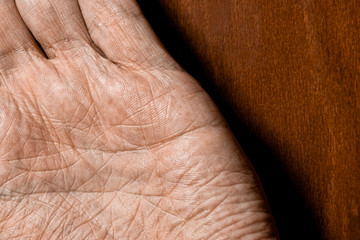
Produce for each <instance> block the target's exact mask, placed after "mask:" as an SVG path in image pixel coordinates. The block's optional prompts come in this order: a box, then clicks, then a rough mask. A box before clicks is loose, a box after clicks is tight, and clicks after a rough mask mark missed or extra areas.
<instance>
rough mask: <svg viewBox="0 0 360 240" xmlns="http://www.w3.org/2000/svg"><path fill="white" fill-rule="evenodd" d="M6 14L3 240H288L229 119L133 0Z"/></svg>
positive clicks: (0, 104) (60, 2)
mask: <svg viewBox="0 0 360 240" xmlns="http://www.w3.org/2000/svg"><path fill="white" fill-rule="evenodd" d="M0 16H1V18H0V36H1V38H0V82H1V86H0V239H37V240H38V239H276V230H275V226H274V223H273V220H272V217H271V214H270V211H269V209H268V207H267V204H266V200H265V197H264V195H263V193H262V190H261V186H260V183H259V182H258V180H257V178H256V174H255V173H254V171H253V169H252V167H251V165H250V164H249V162H248V160H247V159H246V157H245V155H244V153H243V152H242V151H241V149H240V147H239V146H238V144H237V142H236V140H235V139H234V137H233V135H232V133H231V132H230V130H229V128H228V127H227V125H226V123H225V121H224V119H223V118H222V116H221V114H220V113H219V111H218V109H217V108H216V106H215V105H214V104H213V102H212V101H211V99H210V98H209V96H208V95H207V94H206V93H205V92H204V91H203V90H202V88H201V87H200V86H199V85H198V84H197V82H196V81H195V80H194V79H192V78H191V76H189V75H188V74H187V73H186V72H184V71H183V70H182V68H181V67H180V66H178V65H177V63H176V62H175V61H174V60H173V59H172V58H171V57H170V56H169V55H168V53H167V52H166V50H165V49H164V48H163V47H162V45H161V44H160V42H159V41H158V40H157V38H156V36H155V34H154V33H153V32H152V30H151V28H150V27H149V25H148V24H147V22H146V19H145V18H144V17H143V15H142V13H141V11H140V9H139V8H138V6H137V4H136V2H135V1H133V0H106V1H105V0H92V1H88V0H79V1H75V0H47V1H45V0H16V1H15V0H0ZM34 39H36V40H37V41H38V42H39V44H40V45H41V47H42V48H43V50H44V52H45V54H44V52H43V51H42V50H41V49H40V48H39V47H38V45H37V43H36V42H35V40H34Z"/></svg>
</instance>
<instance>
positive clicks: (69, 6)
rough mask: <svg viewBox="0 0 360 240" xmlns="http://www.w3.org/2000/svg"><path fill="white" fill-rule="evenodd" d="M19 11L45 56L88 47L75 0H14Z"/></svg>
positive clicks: (55, 55) (53, 56)
mask: <svg viewBox="0 0 360 240" xmlns="http://www.w3.org/2000/svg"><path fill="white" fill-rule="evenodd" d="M16 4H17V7H18V9H19V12H20V15H21V16H22V18H23V19H24V21H25V23H26V25H27V26H28V27H29V29H30V31H31V32H32V33H33V35H34V36H35V38H36V39H37V40H38V42H39V43H40V44H41V46H42V47H43V49H44V51H45V52H46V54H47V55H48V57H49V58H55V57H61V56H69V55H70V56H71V55H73V54H74V53H76V52H79V49H81V48H83V47H85V48H86V49H90V50H91V49H92V50H93V48H92V47H91V40H90V37H89V35H88V32H87V29H86V26H85V23H84V20H83V17H82V15H81V12H80V9H79V5H78V3H77V1H75V0H47V1H43V0H16Z"/></svg>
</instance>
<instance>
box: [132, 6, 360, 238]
mask: <svg viewBox="0 0 360 240" xmlns="http://www.w3.org/2000/svg"><path fill="white" fill-rule="evenodd" d="M139 3H140V5H141V7H142V9H143V11H144V12H145V14H146V16H147V17H148V18H149V19H150V22H151V24H152V25H153V27H154V28H155V30H156V32H157V33H158V34H159V36H160V38H161V40H162V41H163V42H164V44H165V45H166V46H167V47H168V49H169V51H170V52H171V53H172V54H173V55H174V56H175V58H176V59H177V60H178V61H179V62H180V63H181V64H182V65H183V66H184V67H185V68H186V69H188V70H189V71H190V73H192V74H193V75H194V76H195V77H196V78H197V79H199V81H200V82H201V83H202V84H203V86H204V87H205V89H207V90H208V91H209V92H210V94H211V95H212V96H213V97H214V99H215V101H216V102H217V103H218V105H219V107H220V109H221V110H222V111H223V112H224V114H225V116H226V118H227V119H228V121H229V123H230V125H231V127H232V128H233V129H234V132H235V134H236V136H237V138H238V139H239V142H240V143H241V144H242V146H243V147H244V149H245V151H246V153H247V154H248V156H249V158H250V160H251V161H252V162H253V164H254V166H255V168H256V170H257V171H258V173H259V175H260V178H261V180H262V182H263V184H264V188H265V191H266V193H267V195H268V198H269V201H270V205H271V208H272V210H273V213H274V216H275V219H276V221H277V225H278V228H279V232H280V235H281V236H282V238H283V239H360V188H359V187H360V146H359V145H360V144H359V143H360V141H359V135H360V128H359V116H360V111H359V108H360V107H359V104H360V79H359V78H360V77H359V76H360V31H359V29H360V24H359V23H360V1H358V0H339V1H331V0H319V1H311V0H302V1H290V0H255V1H247V0H243V1H241V0H239V1H237V0H233V1H223V0H181V1H166V0H147V1H145V0H143V1H139Z"/></svg>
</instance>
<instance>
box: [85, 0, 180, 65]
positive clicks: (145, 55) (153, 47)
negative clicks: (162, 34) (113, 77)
mask: <svg viewBox="0 0 360 240" xmlns="http://www.w3.org/2000/svg"><path fill="white" fill-rule="evenodd" d="M79 4H80V8H81V12H82V14H83V17H84V19H85V22H86V25H87V27H88V30H89V33H90V36H91V38H92V40H93V41H94V42H95V44H96V45H97V46H98V47H100V49H101V50H102V51H103V52H104V53H105V55H106V56H107V57H108V58H109V59H110V60H112V61H113V62H116V63H119V64H121V65H132V64H134V63H135V64H136V65H141V66H142V67H156V66H161V67H164V66H165V67H169V66H175V65H176V63H175V61H174V60H173V59H172V58H171V57H170V56H169V54H168V53H167V51H166V50H165V49H164V47H163V46H162V44H161V43H160V41H159V40H158V38H157V37H156V35H155V33H154V32H153V30H152V29H151V27H150V25H149V24H148V22H147V20H146V19H145V17H144V16H143V14H142V12H141V10H140V8H139V6H138V5H137V3H136V1H134V0H92V1H88V0H79Z"/></svg>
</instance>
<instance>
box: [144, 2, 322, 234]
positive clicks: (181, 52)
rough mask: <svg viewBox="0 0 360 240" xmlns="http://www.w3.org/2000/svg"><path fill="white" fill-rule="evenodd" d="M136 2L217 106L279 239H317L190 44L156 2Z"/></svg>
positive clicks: (299, 202)
mask: <svg viewBox="0 0 360 240" xmlns="http://www.w3.org/2000/svg"><path fill="white" fill-rule="evenodd" d="M138 3H139V5H140V7H141V9H142V11H143V13H144V15H145V16H146V18H147V19H148V20H149V22H150V24H151V26H152V27H153V29H154V30H155V32H156V34H157V35H158V37H159V38H160V40H161V41H162V43H163V44H164V45H165V47H166V48H167V49H168V51H169V52H170V54H171V55H172V56H173V57H174V58H175V59H176V60H177V61H178V62H179V63H180V65H182V66H183V68H185V69H186V70H187V71H188V72H189V73H190V74H191V75H192V76H193V77H194V78H195V79H197V80H198V81H199V82H200V84H201V85H202V86H203V87H204V89H205V90H206V91H207V92H208V93H209V94H210V96H211V97H212V98H213V99H214V101H215V103H216V104H217V105H218V106H219V108H220V110H221V111H222V113H223V115H224V116H225V118H226V120H227V121H228V123H229V125H230V127H231V128H232V130H233V132H234V134H235V136H236V138H237V140H238V141H239V143H240V144H241V146H242V148H243V149H244V151H245V152H246V154H247V156H248V158H249V159H250V161H251V162H252V164H253V165H254V167H255V169H256V171H257V173H258V175H259V177H260V180H261V182H262V184H263V187H264V190H265V193H266V195H267V197H268V200H269V203H270V207H271V209H272V212H273V216H274V218H275V221H276V224H277V227H278V231H279V233H280V236H281V238H283V239H310V238H311V239H320V233H319V231H318V229H317V227H316V224H315V223H314V220H313V218H312V216H311V213H310V212H309V210H308V209H307V208H306V206H305V202H304V200H303V199H302V198H301V196H300V195H299V194H298V193H297V192H296V190H295V184H294V183H292V182H291V181H290V178H289V176H288V175H287V173H286V172H285V171H284V169H283V168H282V166H281V164H280V161H279V159H277V158H276V157H275V156H273V154H272V153H271V150H270V149H269V147H268V146H266V144H264V141H262V139H259V138H257V137H256V136H255V135H254V134H253V133H252V132H251V131H250V130H249V128H248V127H247V126H245V124H244V123H243V122H242V121H241V120H240V119H239V118H237V117H236V115H235V114H234V112H233V111H232V110H231V109H230V106H229V104H227V103H226V102H225V101H224V100H223V99H222V98H221V96H220V95H219V93H218V92H217V91H216V88H215V87H214V85H213V84H212V83H213V82H214V81H215V79H212V78H213V77H211V76H209V75H208V74H206V72H205V71H204V68H203V67H202V65H201V64H200V61H199V59H197V58H196V57H195V56H194V54H193V53H192V52H191V50H190V49H191V48H190V45H189V44H188V43H187V42H186V40H185V39H184V37H182V36H181V35H180V34H179V32H178V31H176V27H175V26H173V25H172V24H171V22H174V21H175V20H174V19H171V18H170V17H168V16H167V15H166V13H165V12H164V10H163V8H162V7H161V5H160V3H159V0H138ZM240 114H241V113H240Z"/></svg>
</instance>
